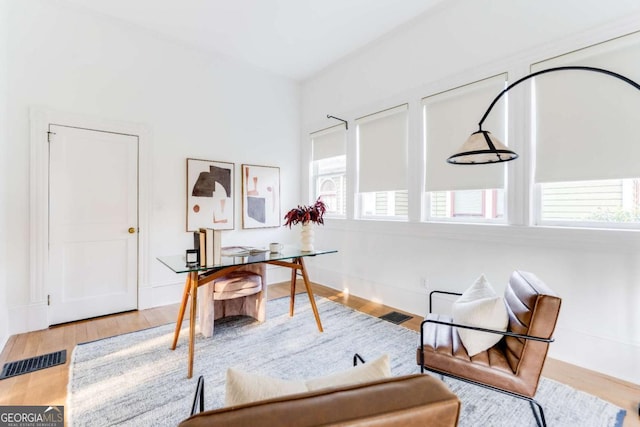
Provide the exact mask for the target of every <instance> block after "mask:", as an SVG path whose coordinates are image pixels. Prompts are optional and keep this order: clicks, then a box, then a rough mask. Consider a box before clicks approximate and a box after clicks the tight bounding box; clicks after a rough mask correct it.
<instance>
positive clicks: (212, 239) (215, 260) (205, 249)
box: [193, 228, 222, 267]
mask: <svg viewBox="0 0 640 427" xmlns="http://www.w3.org/2000/svg"><path fill="white" fill-rule="evenodd" d="M193 247H194V249H196V250H197V251H198V261H199V263H200V267H213V266H214V265H215V264H220V263H221V262H222V232H221V231H220V230H214V229H212V228H201V229H199V230H198V231H194V232H193Z"/></svg>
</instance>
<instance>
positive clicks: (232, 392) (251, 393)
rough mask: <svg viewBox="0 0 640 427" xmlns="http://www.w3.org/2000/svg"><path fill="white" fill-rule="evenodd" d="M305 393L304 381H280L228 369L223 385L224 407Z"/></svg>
mask: <svg viewBox="0 0 640 427" xmlns="http://www.w3.org/2000/svg"><path fill="white" fill-rule="evenodd" d="M306 391H307V385H306V384H305V382H304V381H290V380H281V379H279V378H271V377H267V376H264V375H256V374H249V373H247V372H242V371H239V370H237V369H233V368H229V369H227V382H226V385H225V405H226V406H235V405H242V404H245V403H250V402H255V401H258V400H265V399H272V398H274V397H279V396H284V395H287V394H296V393H304V392H306Z"/></svg>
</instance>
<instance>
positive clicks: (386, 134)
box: [356, 104, 409, 219]
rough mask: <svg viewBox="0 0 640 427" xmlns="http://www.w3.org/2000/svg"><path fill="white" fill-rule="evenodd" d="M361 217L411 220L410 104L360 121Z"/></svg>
mask: <svg viewBox="0 0 640 427" xmlns="http://www.w3.org/2000/svg"><path fill="white" fill-rule="evenodd" d="M356 132H357V141H358V190H359V194H358V195H359V201H360V204H359V216H360V218H369V219H374V218H381V219H382V218H384V219H407V218H408V193H407V146H408V140H409V133H408V105H407V104H404V105H400V106H398V107H394V108H390V109H388V110H384V111H380V112H378V113H375V114H371V115H369V116H365V117H361V118H359V119H357V120H356Z"/></svg>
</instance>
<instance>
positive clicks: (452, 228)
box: [325, 219, 640, 251]
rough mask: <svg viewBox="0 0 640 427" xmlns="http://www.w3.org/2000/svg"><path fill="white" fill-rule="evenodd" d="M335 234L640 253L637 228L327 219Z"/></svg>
mask: <svg viewBox="0 0 640 427" xmlns="http://www.w3.org/2000/svg"><path fill="white" fill-rule="evenodd" d="M325 226H326V227H327V228H328V229H331V230H336V231H348V232H363V233H378V234H383V235H384V234H389V235H393V236H406V237H416V238H419V239H421V238H424V239H430V238H431V239H434V238H435V239H450V240H469V241H482V242H487V243H504V244H518V245H532V246H540V245H547V246H549V245H552V246H554V247H567V248H579V249H585V248H594V249H600V250H601V249H607V250H617V251H627V250H639V249H640V230H638V229H633V230H629V229H593V228H572V227H557V226H523V225H507V224H486V223H485V224H471V223H442V222H438V223H436V222H406V221H379V220H378V221H369V220H349V219H326V220H325Z"/></svg>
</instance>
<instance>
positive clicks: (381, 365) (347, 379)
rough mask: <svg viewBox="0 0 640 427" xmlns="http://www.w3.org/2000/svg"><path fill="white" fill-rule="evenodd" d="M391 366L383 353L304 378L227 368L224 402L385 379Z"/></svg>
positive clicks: (229, 403)
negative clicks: (342, 367)
mask: <svg viewBox="0 0 640 427" xmlns="http://www.w3.org/2000/svg"><path fill="white" fill-rule="evenodd" d="M390 376H391V368H390V366H389V356H388V355H386V354H385V355H383V356H381V357H379V358H378V359H376V360H374V361H372V362H369V363H364V364H362V365H358V366H356V367H355V368H351V369H348V370H346V371H343V372H338V373H335V374H331V375H326V376H323V377H317V378H312V379H310V380H308V381H302V380H297V381H296V380H282V379H279V378H271V377H267V376H264V375H256V374H249V373H246V372H242V371H239V370H237V369H233V368H229V369H227V383H226V387H225V388H226V390H225V405H226V406H236V405H242V404H245V403H250V402H257V401H258V400H265V399H272V398H275V397H280V396H286V395H288V394H296V393H304V392H307V391H311V390H318V389H322V388H328V387H341V386H346V385H353V384H360V383H365V382H369V381H375V380H380V379H384V378H389V377H390Z"/></svg>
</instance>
